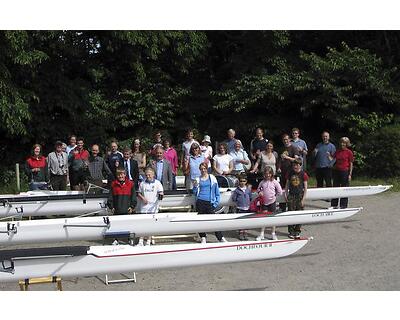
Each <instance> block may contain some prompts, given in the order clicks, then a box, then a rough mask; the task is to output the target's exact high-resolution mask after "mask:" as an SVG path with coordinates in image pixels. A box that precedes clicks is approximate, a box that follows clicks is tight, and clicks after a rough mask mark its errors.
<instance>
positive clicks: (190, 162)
mask: <svg viewBox="0 0 400 320" xmlns="http://www.w3.org/2000/svg"><path fill="white" fill-rule="evenodd" d="M203 162H205V163H207V162H208V159H206V158H204V155H203V154H202V152H201V150H200V145H199V144H198V143H197V142H194V143H193V144H192V145H191V146H190V156H189V158H188V159H187V160H185V161H184V172H185V174H186V175H187V176H188V179H186V189H187V190H191V189H193V183H194V181H196V180H198V179H199V178H200V176H201V172H200V168H199V165H200V164H201V163H203ZM207 166H208V164H207Z"/></svg>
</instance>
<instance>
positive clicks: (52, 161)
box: [47, 141, 68, 191]
mask: <svg viewBox="0 0 400 320" xmlns="http://www.w3.org/2000/svg"><path fill="white" fill-rule="evenodd" d="M62 144H63V143H62V142H61V141H57V142H56V143H55V151H53V152H50V153H49V155H48V156H47V164H48V171H49V174H50V184H51V187H52V188H53V190H55V191H59V190H61V191H65V190H67V176H68V156H67V153H66V152H63V151H62Z"/></svg>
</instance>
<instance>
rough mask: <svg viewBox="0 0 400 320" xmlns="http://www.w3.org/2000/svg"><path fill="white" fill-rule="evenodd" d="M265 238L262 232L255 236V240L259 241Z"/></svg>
mask: <svg viewBox="0 0 400 320" xmlns="http://www.w3.org/2000/svg"><path fill="white" fill-rule="evenodd" d="M264 239H265V238H264V235H263V234H260V235H259V236H258V237H257V238H256V240H257V241H261V240H264Z"/></svg>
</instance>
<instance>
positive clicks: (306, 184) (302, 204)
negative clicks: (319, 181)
mask: <svg viewBox="0 0 400 320" xmlns="http://www.w3.org/2000/svg"><path fill="white" fill-rule="evenodd" d="M307 188H308V181H307V180H306V181H304V194H303V198H302V199H301V207H302V208H304V200H305V199H306V195H307Z"/></svg>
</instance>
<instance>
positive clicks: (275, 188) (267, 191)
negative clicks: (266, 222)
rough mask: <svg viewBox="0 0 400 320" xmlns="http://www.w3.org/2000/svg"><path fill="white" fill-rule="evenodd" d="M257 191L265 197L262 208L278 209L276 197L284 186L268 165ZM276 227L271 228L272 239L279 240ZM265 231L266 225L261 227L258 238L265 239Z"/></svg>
mask: <svg viewBox="0 0 400 320" xmlns="http://www.w3.org/2000/svg"><path fill="white" fill-rule="evenodd" d="M257 192H258V194H259V196H262V197H263V200H264V204H263V207H262V209H263V210H267V211H269V212H275V210H276V197H277V196H279V195H281V194H282V187H281V185H280V184H279V182H278V181H276V180H275V178H274V170H273V169H272V168H271V167H269V166H267V167H265V169H264V180H262V181H261V182H260V184H259V185H258V189H257ZM275 229H276V227H272V230H271V239H272V240H277V239H278V238H277V237H276V233H275ZM264 231H265V227H264V228H262V229H261V232H260V235H259V236H258V237H257V240H263V239H264Z"/></svg>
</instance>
